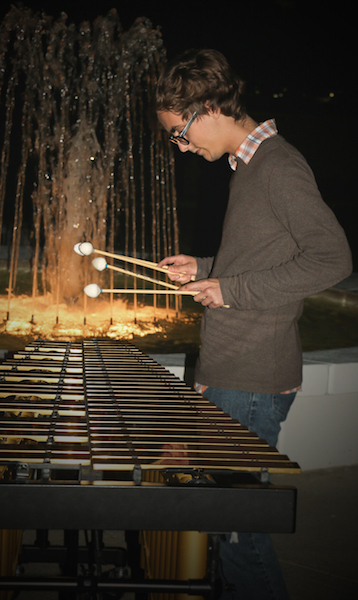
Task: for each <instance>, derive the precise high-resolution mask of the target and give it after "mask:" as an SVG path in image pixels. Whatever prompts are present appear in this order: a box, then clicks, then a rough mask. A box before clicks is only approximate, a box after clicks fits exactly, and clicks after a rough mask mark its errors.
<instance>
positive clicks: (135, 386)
mask: <svg viewBox="0 0 358 600" xmlns="http://www.w3.org/2000/svg"><path fill="white" fill-rule="evenodd" d="M0 371H1V373H0V377H1V381H0V469H1V471H0V474H1V475H0V506H1V509H0V528H3V529H63V530H81V529H85V530H86V529H91V530H125V531H130V530H135V531H137V530H142V531H148V530H155V531H195V532H197V531H199V532H216V533H217V532H230V531H239V532H240V531H260V532H293V531H294V527H295V507H296V490H295V488H290V487H279V486H274V485H272V484H271V483H270V482H269V475H270V474H271V473H299V472H300V469H299V466H298V465H297V464H296V463H293V462H291V461H290V460H289V459H288V457H287V456H284V455H282V454H280V453H279V452H278V450H277V449H276V448H271V447H269V445H268V444H267V442H266V441H265V440H262V439H259V438H258V436H257V435H256V434H255V433H252V432H250V431H249V430H248V429H247V428H246V427H244V426H242V425H241V424H240V423H238V422H237V421H235V420H232V419H231V418H230V417H229V416H228V415H227V414H225V413H224V412H223V411H222V410H220V409H218V408H217V407H216V406H215V405H214V404H212V403H210V402H209V401H208V400H206V399H205V398H203V397H202V396H200V395H199V394H197V393H196V392H195V391H193V390H192V389H191V388H190V387H189V386H187V385H186V384H185V383H184V382H183V381H181V380H180V379H178V378H177V377H175V376H174V375H172V374H171V373H170V372H168V371H167V370H166V369H164V368H163V367H161V366H160V365H159V364H158V363H156V362H155V361H154V360H152V359H151V358H150V357H149V356H147V355H146V354H144V353H143V352H141V351H140V350H138V349H137V348H136V347H135V346H134V345H133V344H131V343H130V342H127V341H112V340H108V339H105V340H100V339H92V340H84V341H83V342H82V343H78V342H70V341H68V342H67V341H62V342H58V341H45V340H37V341H36V342H34V343H32V344H31V345H29V346H28V347H26V348H25V349H24V351H22V352H17V353H15V354H14V355H13V356H11V357H9V358H7V359H6V360H5V361H4V363H3V364H2V365H0ZM0 587H1V582H0ZM181 589H182V588H181ZM191 593H193V592H191Z"/></svg>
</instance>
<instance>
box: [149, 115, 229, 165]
mask: <svg viewBox="0 0 358 600" xmlns="http://www.w3.org/2000/svg"><path fill="white" fill-rule="evenodd" d="M157 114H158V119H159V121H160V123H161V124H162V125H163V127H164V129H166V131H168V133H169V134H174V135H179V134H180V133H181V131H183V129H184V127H185V125H186V124H187V121H188V120H186V119H183V117H182V116H181V115H177V114H175V113H173V112H171V111H159V112H158V113H157ZM219 117H220V113H216V112H211V113H209V114H207V115H200V116H198V117H197V118H196V119H195V120H194V122H193V123H192V124H191V125H190V127H189V129H188V131H187V133H186V134H185V138H186V139H187V140H188V141H189V144H188V145H184V144H180V143H178V148H179V150H180V151H181V152H188V151H189V152H192V153H193V154H197V155H198V156H202V157H203V158H205V160H207V161H209V162H213V161H215V160H218V159H219V158H221V157H222V155H223V154H224V153H225V150H224V149H223V146H222V142H221V138H220V127H219Z"/></svg>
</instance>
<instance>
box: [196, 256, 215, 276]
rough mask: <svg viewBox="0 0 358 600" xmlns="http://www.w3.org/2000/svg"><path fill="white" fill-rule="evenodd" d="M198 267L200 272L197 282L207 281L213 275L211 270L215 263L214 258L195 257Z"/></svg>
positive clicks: (197, 274) (198, 272)
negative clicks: (200, 280)
mask: <svg viewBox="0 0 358 600" xmlns="http://www.w3.org/2000/svg"><path fill="white" fill-rule="evenodd" d="M195 258H196V262H197V265H198V270H197V273H196V277H195V280H196V281H199V279H207V278H208V277H209V275H210V273H211V269H212V267H213V263H214V257H213V256H206V257H205V258H199V257H195Z"/></svg>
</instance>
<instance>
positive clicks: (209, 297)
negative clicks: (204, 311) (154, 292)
mask: <svg viewBox="0 0 358 600" xmlns="http://www.w3.org/2000/svg"><path fill="white" fill-rule="evenodd" d="M180 289H181V290H188V291H194V292H196V291H197V292H198V294H195V296H193V298H194V300H195V302H200V304H202V305H203V306H207V307H208V308H219V307H220V306H223V305H224V300H223V297H222V293H221V287H220V282H219V280H218V279H215V278H212V279H200V280H199V281H193V282H192V283H187V284H186V285H183V286H182V287H181V288H180Z"/></svg>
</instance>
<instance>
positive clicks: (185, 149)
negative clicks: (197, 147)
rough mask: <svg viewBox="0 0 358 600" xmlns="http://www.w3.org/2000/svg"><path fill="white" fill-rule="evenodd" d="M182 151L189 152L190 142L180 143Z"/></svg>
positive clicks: (179, 146)
mask: <svg viewBox="0 0 358 600" xmlns="http://www.w3.org/2000/svg"><path fill="white" fill-rule="evenodd" d="M178 148H179V150H180V152H188V150H189V148H190V144H178Z"/></svg>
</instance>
